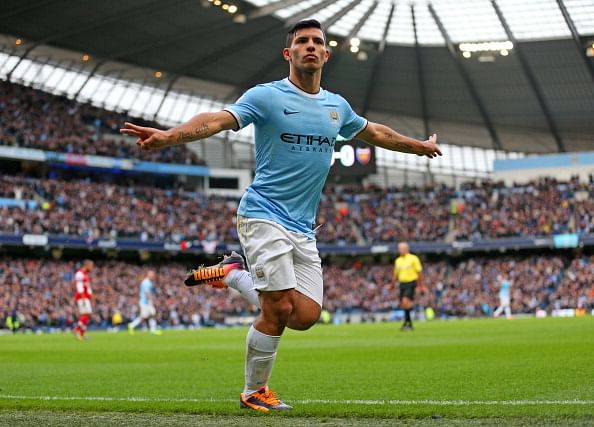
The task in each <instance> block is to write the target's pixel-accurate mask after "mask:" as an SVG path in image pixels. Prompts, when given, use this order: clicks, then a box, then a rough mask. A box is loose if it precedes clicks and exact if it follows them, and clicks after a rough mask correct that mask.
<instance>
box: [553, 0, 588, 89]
mask: <svg viewBox="0 0 594 427" xmlns="http://www.w3.org/2000/svg"><path fill="white" fill-rule="evenodd" d="M557 4H558V5H559V9H561V13H562V14H563V18H565V23H566V24H567V27H568V28H569V31H571V37H572V38H573V41H574V42H575V47H576V48H577V50H578V53H579V54H580V56H581V57H582V59H583V60H584V64H586V68H587V69H588V71H589V72H590V77H591V78H592V82H594V63H593V62H592V61H591V60H590V58H588V56H587V55H586V50H585V49H584V46H582V40H581V39H580V33H578V30H577V28H576V27H575V24H574V23H573V19H571V15H570V14H569V11H568V10H567V7H565V3H563V0H557Z"/></svg>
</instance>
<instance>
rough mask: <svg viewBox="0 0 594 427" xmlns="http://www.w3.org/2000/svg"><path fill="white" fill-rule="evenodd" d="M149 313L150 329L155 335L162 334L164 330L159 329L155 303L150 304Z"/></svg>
mask: <svg viewBox="0 0 594 427" xmlns="http://www.w3.org/2000/svg"><path fill="white" fill-rule="evenodd" d="M148 315H149V319H148V324H149V331H150V333H151V334H153V335H161V334H162V332H161V331H160V330H159V329H157V327H158V325H157V317H156V316H157V310H155V306H154V305H152V304H151V305H149V307H148Z"/></svg>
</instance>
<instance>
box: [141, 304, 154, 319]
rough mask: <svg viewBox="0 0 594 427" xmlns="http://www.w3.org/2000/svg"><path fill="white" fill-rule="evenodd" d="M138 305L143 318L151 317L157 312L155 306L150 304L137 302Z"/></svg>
mask: <svg viewBox="0 0 594 427" xmlns="http://www.w3.org/2000/svg"><path fill="white" fill-rule="evenodd" d="M138 305H139V306H140V317H141V318H143V319H147V318H149V317H153V316H155V315H156V314H157V310H155V306H154V305H152V304H142V303H140V304H138Z"/></svg>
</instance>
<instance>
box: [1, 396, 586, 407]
mask: <svg viewBox="0 0 594 427" xmlns="http://www.w3.org/2000/svg"><path fill="white" fill-rule="evenodd" d="M0 399H15V400H45V401H50V400H58V401H69V400H78V401H99V402H101V401H104V402H170V403H229V402H236V401H237V400H236V399H214V398H213V399H207V398H205V399H192V398H152V397H109V396H21V395H11V394H0ZM287 402H289V403H296V404H300V405H312V404H348V405H377V406H412V405H426V406H473V405H476V406H519V405H530V406H540V405H594V400H578V399H576V400H349V399H345V400H332V399H328V400H326V399H305V400H291V401H287Z"/></svg>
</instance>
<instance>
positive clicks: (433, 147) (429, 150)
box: [418, 133, 442, 159]
mask: <svg viewBox="0 0 594 427" xmlns="http://www.w3.org/2000/svg"><path fill="white" fill-rule="evenodd" d="M418 155H419V156H427V157H429V158H430V159H432V158H434V157H437V156H442V154H441V150H440V149H439V147H438V146H437V134H436V133H434V134H433V135H431V137H430V138H429V139H428V140H426V141H424V142H423V152H422V153H419V154H418Z"/></svg>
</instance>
